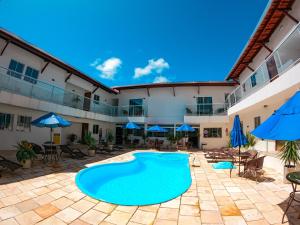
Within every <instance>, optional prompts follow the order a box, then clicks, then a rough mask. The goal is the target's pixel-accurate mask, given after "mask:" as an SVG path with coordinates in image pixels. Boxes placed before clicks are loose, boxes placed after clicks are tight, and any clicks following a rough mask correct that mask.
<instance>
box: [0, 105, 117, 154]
mask: <svg viewBox="0 0 300 225" xmlns="http://www.w3.org/2000/svg"><path fill="white" fill-rule="evenodd" d="M0 113H10V114H13V115H14V121H13V129H12V131H10V130H9V131H8V130H0V149H1V150H3V149H7V150H10V149H14V148H15V147H14V146H15V145H16V143H17V142H19V141H21V140H28V141H30V142H34V143H37V144H40V145H41V144H43V143H44V142H46V141H49V140H50V129H49V128H38V127H34V126H31V131H17V130H16V126H17V116H18V115H22V116H31V117H32V120H34V119H36V118H38V117H40V116H42V115H44V114H45V113H46V112H44V111H39V110H32V109H26V108H22V107H16V106H10V105H5V104H1V103H0ZM64 118H66V119H67V120H69V121H71V122H72V126H70V127H67V128H55V129H54V130H53V133H59V134H60V136H61V144H66V143H67V142H68V136H69V135H70V134H76V135H77V136H78V139H81V128H82V127H81V124H82V123H88V124H89V131H90V132H92V131H93V130H92V129H93V125H94V124H98V125H99V129H100V128H102V133H103V138H104V139H105V138H106V133H107V132H106V131H108V130H111V131H112V132H113V134H114V124H113V123H107V122H101V121H97V120H91V119H83V118H75V117H73V116H64ZM93 136H94V137H95V138H96V140H98V139H99V137H98V135H93Z"/></svg>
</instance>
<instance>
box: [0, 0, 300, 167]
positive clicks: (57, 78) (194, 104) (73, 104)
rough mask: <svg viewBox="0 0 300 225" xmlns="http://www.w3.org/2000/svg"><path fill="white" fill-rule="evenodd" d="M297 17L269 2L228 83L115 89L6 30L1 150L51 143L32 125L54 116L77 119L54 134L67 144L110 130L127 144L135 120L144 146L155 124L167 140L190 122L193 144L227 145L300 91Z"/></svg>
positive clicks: (288, 6) (1, 34) (294, 7)
mask: <svg viewBox="0 0 300 225" xmlns="http://www.w3.org/2000/svg"><path fill="white" fill-rule="evenodd" d="M299 20H300V1H294V0H276V1H275V0H273V1H270V3H269V5H268V6H267V8H266V10H265V12H264V15H263V16H262V17H261V20H260V22H259V23H258V25H257V27H256V29H255V31H254V33H253V34H252V36H251V37H250V39H249V41H248V43H247V45H246V46H245V48H244V50H243V52H242V53H241V55H240V57H239V58H238V60H237V62H236V64H235V65H234V67H233V68H232V70H231V71H230V73H229V75H228V76H227V78H226V80H225V81H221V82H186V83H161V84H145V85H134V86H122V87H114V88H109V87H106V86H104V85H103V84H101V83H99V82H97V81H95V80H92V79H91V78H89V77H88V76H87V75H85V74H83V73H81V72H80V71H78V70H76V69H75V68H73V67H71V66H69V65H67V64H65V63H64V62H62V61H60V60H59V59H56V58H54V57H53V56H51V55H49V54H47V53H45V52H43V51H41V50H39V49H37V48H36V47H34V46H32V45H30V44H28V43H26V42H25V41H23V40H21V39H20V38H18V37H16V36H14V35H12V34H10V33H8V32H7V31H4V30H0V149H13V145H15V144H16V142H18V141H20V140H22V139H27V140H30V141H33V142H36V143H38V144H41V143H43V142H45V141H48V140H49V131H48V130H47V129H46V128H45V129H44V128H36V127H33V126H30V121H31V120H33V119H36V118H37V117H39V116H41V115H43V114H45V113H46V112H50V111H51V112H56V113H58V114H60V115H62V116H64V117H65V118H67V119H68V120H70V121H71V122H73V125H72V126H71V127H69V128H63V129H56V130H55V132H56V133H57V134H58V135H59V136H60V142H61V143H66V142H68V137H69V136H70V135H71V134H76V136H77V137H78V140H79V139H82V137H83V135H84V133H85V132H87V131H90V132H92V134H93V135H94V137H95V138H96V139H97V140H98V141H99V140H101V139H102V140H105V139H106V135H107V133H108V132H112V133H113V135H114V137H115V142H116V143H117V144H121V143H123V141H124V140H123V138H122V135H123V128H122V127H123V125H124V124H125V123H127V122H129V121H131V122H135V123H137V124H139V125H140V126H141V127H142V128H143V130H142V131H140V132H134V133H133V138H134V139H137V140H139V141H142V136H143V133H144V132H145V130H146V129H147V128H148V127H149V126H152V125H160V126H162V127H164V128H167V129H168V133H167V134H164V135H162V134H161V135H158V136H159V137H157V138H160V139H163V140H166V136H167V135H172V134H173V135H175V134H176V132H175V129H176V127H178V126H180V125H181V124H183V123H188V124H190V125H191V126H193V127H194V128H196V130H197V132H196V136H193V137H192V138H191V141H192V142H193V145H194V147H198V148H201V147H203V146H204V148H207V149H210V148H219V147H225V146H227V144H228V141H229V130H230V128H231V126H232V121H233V118H234V116H235V115H236V114H239V115H240V118H241V120H242V123H243V127H244V131H251V130H253V129H254V128H255V127H257V126H258V125H259V124H260V123H262V122H263V121H264V120H265V119H267V118H268V117H269V116H270V115H271V114H272V112H274V110H276V109H277V108H278V107H279V106H280V105H282V104H283V103H284V102H285V101H286V100H287V99H288V98H289V97H291V96H292V95H293V94H294V93H295V91H297V90H299V88H300V75H299V74H300V65H299V58H300V25H299ZM152 135H153V134H152ZM166 143H167V142H166ZM281 145H282V143H280V142H274V141H265V140H257V144H256V146H255V148H256V149H258V150H260V151H264V152H268V153H270V154H273V153H276V150H278V149H279V148H280V146H281ZM276 163H277V162H276Z"/></svg>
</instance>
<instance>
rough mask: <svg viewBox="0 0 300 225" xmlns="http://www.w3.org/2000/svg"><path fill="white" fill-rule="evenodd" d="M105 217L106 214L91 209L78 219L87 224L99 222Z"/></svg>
mask: <svg viewBox="0 0 300 225" xmlns="http://www.w3.org/2000/svg"><path fill="white" fill-rule="evenodd" d="M105 217H107V214H105V213H103V212H100V211H97V210H94V209H91V210H89V211H88V212H86V213H85V214H83V215H82V216H81V217H80V220H82V221H84V222H87V223H89V224H99V223H100V222H101V221H103V220H104V218H105Z"/></svg>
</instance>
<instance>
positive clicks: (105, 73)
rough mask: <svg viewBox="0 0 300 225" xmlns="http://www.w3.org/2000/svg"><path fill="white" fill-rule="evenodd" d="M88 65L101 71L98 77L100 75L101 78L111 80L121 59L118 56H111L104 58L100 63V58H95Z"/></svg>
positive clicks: (119, 65) (120, 63)
mask: <svg viewBox="0 0 300 225" xmlns="http://www.w3.org/2000/svg"><path fill="white" fill-rule="evenodd" d="M90 65H91V66H93V67H95V68H96V70H99V71H100V72H101V74H100V77H102V78H103V79H108V80H113V79H114V78H115V74H116V73H117V72H118V69H119V68H120V67H121V65H122V61H121V59H119V58H116V57H112V58H109V59H107V60H105V61H104V62H103V63H101V64H100V59H96V60H95V61H94V62H93V63H91V64H90Z"/></svg>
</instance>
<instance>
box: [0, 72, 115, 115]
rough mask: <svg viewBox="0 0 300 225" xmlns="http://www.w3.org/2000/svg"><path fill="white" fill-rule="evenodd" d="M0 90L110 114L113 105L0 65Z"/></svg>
mask: <svg viewBox="0 0 300 225" xmlns="http://www.w3.org/2000/svg"><path fill="white" fill-rule="evenodd" d="M0 90H4V91H7V92H10V93H13V94H18V95H22V96H26V97H29V98H34V99H38V100H42V101H46V102H51V103H55V104H59V105H62V106H68V107H71V108H74V109H80V110H85V111H91V112H95V113H100V114H103V115H108V116H110V115H111V114H112V109H113V107H112V106H110V105H107V104H104V103H100V102H95V101H92V100H91V99H89V98H85V97H83V96H81V95H78V94H76V93H74V92H71V91H67V90H65V89H63V88H61V87H57V86H54V85H51V84H49V83H46V82H43V81H40V80H36V79H34V78H32V77H27V76H25V75H23V74H19V73H16V72H15V71H10V70H7V69H6V68H3V67H0Z"/></svg>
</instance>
